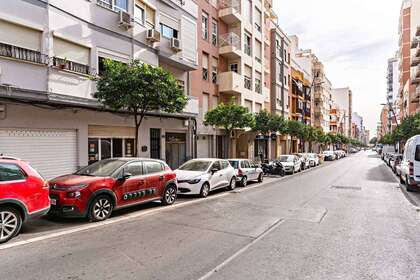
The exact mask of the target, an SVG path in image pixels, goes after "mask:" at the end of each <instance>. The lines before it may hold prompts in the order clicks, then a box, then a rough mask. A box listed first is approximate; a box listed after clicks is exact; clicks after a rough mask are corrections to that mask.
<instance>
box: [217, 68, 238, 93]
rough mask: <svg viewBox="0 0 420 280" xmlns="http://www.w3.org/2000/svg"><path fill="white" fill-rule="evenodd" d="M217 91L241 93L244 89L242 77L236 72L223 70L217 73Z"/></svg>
mask: <svg viewBox="0 0 420 280" xmlns="http://www.w3.org/2000/svg"><path fill="white" fill-rule="evenodd" d="M218 78H219V81H218V84H219V92H220V93H227V94H241V92H242V91H243V90H244V79H243V78H242V76H241V75H240V74H238V73H236V72H232V71H229V72H223V73H220V74H219V77H218Z"/></svg>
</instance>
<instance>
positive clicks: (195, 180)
mask: <svg viewBox="0 0 420 280" xmlns="http://www.w3.org/2000/svg"><path fill="white" fill-rule="evenodd" d="M200 181H201V178H196V179H192V180H189V181H188V184H197V183H199V182H200Z"/></svg>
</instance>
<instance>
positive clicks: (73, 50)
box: [53, 37, 90, 74]
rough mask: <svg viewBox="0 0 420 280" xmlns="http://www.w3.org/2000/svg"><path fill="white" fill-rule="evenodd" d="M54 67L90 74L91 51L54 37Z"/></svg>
mask: <svg viewBox="0 0 420 280" xmlns="http://www.w3.org/2000/svg"><path fill="white" fill-rule="evenodd" d="M53 39H54V59H53V65H54V66H56V67H60V69H66V70H69V71H73V72H78V73H82V74H89V73H90V69H89V64H90V63H89V62H90V49H89V48H88V47H84V46H82V45H79V44H76V43H73V42H70V41H67V40H63V39H61V38H58V37H54V38H53Z"/></svg>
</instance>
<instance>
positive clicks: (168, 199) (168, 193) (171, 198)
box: [162, 185, 176, 205]
mask: <svg viewBox="0 0 420 280" xmlns="http://www.w3.org/2000/svg"><path fill="white" fill-rule="evenodd" d="M175 200H176V187H175V186H174V185H170V186H168V187H167V188H166V190H165V192H164V193H163V198H162V204H163V205H171V204H174V202H175Z"/></svg>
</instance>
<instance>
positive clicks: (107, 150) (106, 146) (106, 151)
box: [101, 138, 111, 159]
mask: <svg viewBox="0 0 420 280" xmlns="http://www.w3.org/2000/svg"><path fill="white" fill-rule="evenodd" d="M107 158H111V139H110V138H103V139H101V159H107Z"/></svg>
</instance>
